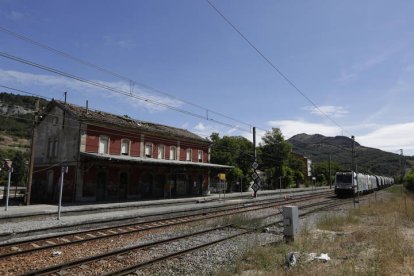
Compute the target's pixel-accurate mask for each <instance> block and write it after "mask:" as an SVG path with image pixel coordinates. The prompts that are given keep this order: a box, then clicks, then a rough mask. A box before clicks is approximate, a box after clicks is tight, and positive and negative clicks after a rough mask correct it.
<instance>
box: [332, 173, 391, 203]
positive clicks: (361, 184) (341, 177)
mask: <svg viewBox="0 0 414 276" xmlns="http://www.w3.org/2000/svg"><path fill="white" fill-rule="evenodd" d="M393 184H394V179H393V178H391V177H385V176H378V175H367V174H362V173H355V172H337V173H336V175H335V194H336V195H337V196H338V197H341V196H347V195H348V196H352V195H355V194H364V193H370V192H373V191H375V190H380V189H383V188H386V187H388V186H390V185H393Z"/></svg>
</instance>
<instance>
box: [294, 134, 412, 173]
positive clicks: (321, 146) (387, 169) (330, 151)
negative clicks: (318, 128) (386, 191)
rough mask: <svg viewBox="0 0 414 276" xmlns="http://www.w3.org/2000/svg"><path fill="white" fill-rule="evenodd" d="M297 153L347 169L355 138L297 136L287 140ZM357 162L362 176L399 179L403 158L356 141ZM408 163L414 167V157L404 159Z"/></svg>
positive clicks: (355, 159)
mask: <svg viewBox="0 0 414 276" xmlns="http://www.w3.org/2000/svg"><path fill="white" fill-rule="evenodd" d="M287 141H288V142H289V143H291V144H292V150H293V152H295V153H298V154H301V155H304V156H307V157H309V158H310V159H312V162H313V163H319V162H323V161H328V160H329V156H331V160H332V162H335V163H338V164H339V165H340V166H341V167H342V168H343V169H344V170H350V169H351V167H352V166H351V164H352V142H353V141H352V139H351V138H348V137H346V136H336V137H326V136H323V135H320V134H314V135H308V134H305V133H301V134H297V135H295V136H293V137H291V138H290V139H288V140H287ZM354 152H355V155H354V163H355V164H356V166H357V170H358V171H359V172H363V173H369V174H378V175H388V176H397V175H399V174H400V168H401V166H400V164H401V156H400V155H399V154H396V153H391V152H386V151H382V150H379V149H375V148H370V147H365V146H362V145H360V144H359V143H357V142H355V144H354ZM405 159H406V161H407V162H406V164H407V165H408V166H412V165H413V164H414V157H405Z"/></svg>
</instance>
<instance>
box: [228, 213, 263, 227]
mask: <svg viewBox="0 0 414 276" xmlns="http://www.w3.org/2000/svg"><path fill="white" fill-rule="evenodd" d="M262 221H263V220H262V219H260V218H252V217H250V216H248V215H235V216H231V217H228V218H227V217H226V218H224V219H223V224H232V225H233V226H235V227H238V228H243V229H259V228H260V225H261V223H262Z"/></svg>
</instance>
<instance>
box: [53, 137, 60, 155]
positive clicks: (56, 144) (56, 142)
mask: <svg viewBox="0 0 414 276" xmlns="http://www.w3.org/2000/svg"><path fill="white" fill-rule="evenodd" d="M58 153H59V139H58V138H55V140H53V156H54V157H57V156H58Z"/></svg>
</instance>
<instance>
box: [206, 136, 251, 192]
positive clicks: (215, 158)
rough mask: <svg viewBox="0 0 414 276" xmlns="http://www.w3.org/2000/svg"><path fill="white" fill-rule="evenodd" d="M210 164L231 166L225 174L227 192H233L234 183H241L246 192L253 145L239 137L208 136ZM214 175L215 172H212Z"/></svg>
mask: <svg viewBox="0 0 414 276" xmlns="http://www.w3.org/2000/svg"><path fill="white" fill-rule="evenodd" d="M210 139H211V141H212V142H213V144H212V145H211V158H210V159H211V162H212V163H216V164H222V165H228V166H233V167H234V168H233V169H232V170H229V171H227V172H226V178H227V183H228V184H229V185H228V190H229V191H230V190H232V189H233V190H234V189H236V188H237V190H238V189H239V188H238V187H236V182H240V180H242V182H243V190H246V189H247V187H248V185H249V182H250V175H251V173H252V168H251V164H252V162H253V143H252V142H250V141H249V140H247V139H246V138H244V137H241V136H224V137H223V138H220V136H219V134H218V133H212V134H211V136H210ZM213 173H214V174H216V173H217V172H216V171H213Z"/></svg>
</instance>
